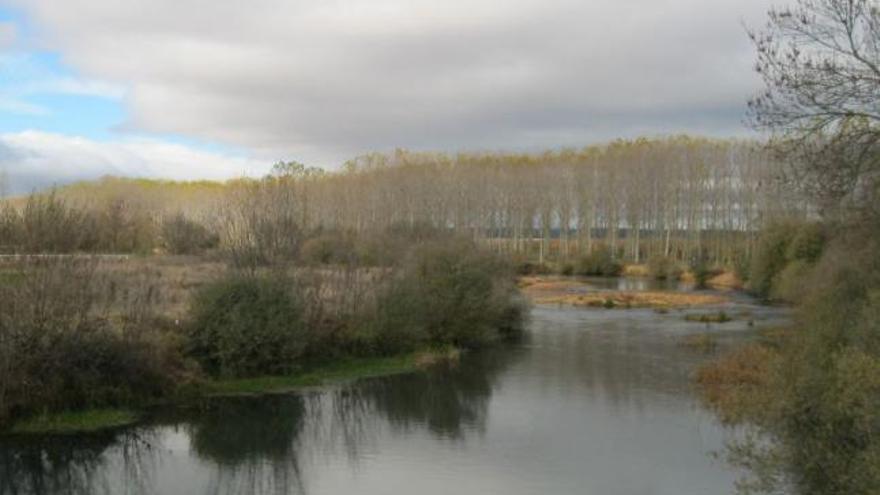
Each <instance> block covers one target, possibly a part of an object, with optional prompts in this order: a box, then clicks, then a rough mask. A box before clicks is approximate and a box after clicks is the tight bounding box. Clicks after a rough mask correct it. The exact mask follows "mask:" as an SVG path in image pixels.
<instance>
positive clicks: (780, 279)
mask: <svg viewBox="0 0 880 495" xmlns="http://www.w3.org/2000/svg"><path fill="white" fill-rule="evenodd" d="M812 272H813V265H812V264H810V263H808V262H807V261H805V260H794V261H792V262H791V263H789V264H788V265H786V267H785V268H783V269H782V271H781V272H779V273H778V274H777V275H776V277H774V278H773V290H772V291H771V295H772V296H773V298H774V299H779V300H781V301H788V302H798V301H799V300H800V298H801V296H802V295H803V293H804V284H805V283H807V282H808V280H809V276H810V274H811V273H812Z"/></svg>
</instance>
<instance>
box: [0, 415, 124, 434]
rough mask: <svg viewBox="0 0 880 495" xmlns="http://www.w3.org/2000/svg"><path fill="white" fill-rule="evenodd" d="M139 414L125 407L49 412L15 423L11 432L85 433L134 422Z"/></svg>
mask: <svg viewBox="0 0 880 495" xmlns="http://www.w3.org/2000/svg"><path fill="white" fill-rule="evenodd" d="M138 418H139V415H138V414H137V413H135V412H132V411H129V410H125V409H89V410H85V411H76V412H62V413H49V414H41V415H39V416H34V417H31V418H28V419H25V420H22V421H19V422H17V423H15V424H14V425H13V426H12V429H11V430H10V432H11V433H29V434H39V433H85V432H93V431H99V430H105V429H108V428H118V427H121V426H127V425H130V424H132V423H135V422H136V421H137V420H138Z"/></svg>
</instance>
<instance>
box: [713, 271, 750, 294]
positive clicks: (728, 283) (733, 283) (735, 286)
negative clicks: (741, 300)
mask: <svg viewBox="0 0 880 495" xmlns="http://www.w3.org/2000/svg"><path fill="white" fill-rule="evenodd" d="M706 284H707V285H709V287H715V288H718V289H732V290H740V289H742V288H743V281H742V280H740V278H739V277H737V276H736V273H734V272H730V271H726V272H722V273H720V274H719V275H716V276H714V277H712V278H710V279H709V280H708V281H706Z"/></svg>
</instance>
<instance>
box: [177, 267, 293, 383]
mask: <svg viewBox="0 0 880 495" xmlns="http://www.w3.org/2000/svg"><path fill="white" fill-rule="evenodd" d="M308 343H309V334H308V332H307V330H306V325H305V321H304V305H303V302H302V300H301V297H300V295H299V294H298V291H297V289H296V286H295V284H294V283H293V282H292V281H290V280H287V279H285V278H282V277H262V276H242V275H229V276H227V277H226V278H224V279H222V280H219V281H217V282H214V283H211V284H208V285H206V286H204V287H202V288H201V289H200V290H199V291H198V292H197V293H196V294H195V296H194V299H193V303H192V308H191V316H190V322H189V325H188V332H187V353H188V354H189V355H190V356H192V357H194V358H195V359H196V360H198V361H199V363H201V365H202V367H203V368H204V369H205V370H206V371H207V372H208V373H210V374H212V375H221V376H227V377H228V376H235V377H243V376H256V375H266V374H281V373H287V372H290V371H291V370H292V369H294V368H295V367H296V366H297V365H298V364H300V363H299V362H298V359H299V358H300V357H301V356H302V355H303V352H304V351H305V349H306V346H307V345H308Z"/></svg>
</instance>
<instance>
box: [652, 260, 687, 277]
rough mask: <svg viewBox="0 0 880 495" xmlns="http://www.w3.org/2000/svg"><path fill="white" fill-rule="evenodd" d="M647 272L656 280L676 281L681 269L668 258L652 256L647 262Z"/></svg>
mask: <svg viewBox="0 0 880 495" xmlns="http://www.w3.org/2000/svg"><path fill="white" fill-rule="evenodd" d="M648 272H649V273H650V274H651V276H652V277H654V278H655V279H657V280H667V279H668V280H677V279H678V278H679V277H681V274H682V270H681V267H680V266H679V265H678V263H676V261H675V260H674V259H672V258H670V257H668V256H654V257H652V258H650V259H649V260H648Z"/></svg>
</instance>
